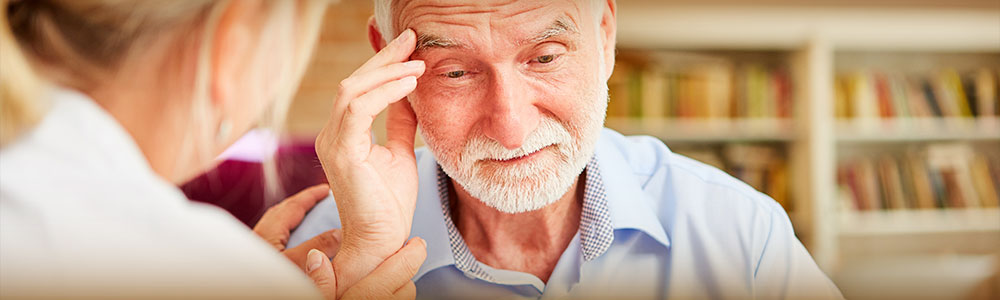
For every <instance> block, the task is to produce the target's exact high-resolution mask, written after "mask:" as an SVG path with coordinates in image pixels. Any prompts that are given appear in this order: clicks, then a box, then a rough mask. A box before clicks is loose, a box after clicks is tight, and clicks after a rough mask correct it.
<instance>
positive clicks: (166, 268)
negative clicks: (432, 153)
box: [0, 0, 426, 299]
mask: <svg viewBox="0 0 1000 300" xmlns="http://www.w3.org/2000/svg"><path fill="white" fill-rule="evenodd" d="M0 4H2V7H3V12H4V13H3V14H0V17H2V18H3V19H2V20H0V34H2V36H0V42H2V44H0V47H2V49H0V62H2V65H0V77H2V80H0V82H2V86H3V91H2V98H0V104H2V105H0V147H2V148H0V298H23V297H32V298H49V297H56V298H157V297H162V298H180V297H185V298H188V297H192V298H269V299H294V298H318V297H320V296H324V297H326V298H328V299H332V298H341V297H345V298H352V297H356V296H357V297H371V298H413V297H414V292H415V289H414V287H413V283H412V282H410V278H411V277H412V275H413V274H414V273H415V272H416V270H417V268H418V267H419V266H420V263H421V262H422V261H423V259H424V256H425V255H426V254H425V244H424V242H423V241H422V240H420V239H414V240H411V241H409V242H408V243H407V242H406V240H405V239H406V237H407V236H408V235H409V220H411V218H412V215H413V201H415V197H416V173H415V169H414V168H415V166H413V152H412V148H413V146H412V144H413V137H414V130H415V129H414V128H415V126H416V124H415V119H414V118H413V116H412V110H410V109H409V106H408V104H405V103H406V102H405V101H399V102H397V101H398V100H399V99H400V98H402V97H404V96H405V95H407V94H408V93H409V92H410V91H412V90H413V88H414V87H415V84H416V83H415V82H416V80H415V78H416V77H418V76H419V75H420V74H422V73H423V69H424V66H423V63H422V62H419V61H411V62H406V61H407V60H408V57H409V53H410V52H412V51H413V47H414V43H415V38H414V37H413V33H412V32H411V31H406V32H404V33H403V34H402V35H401V36H400V37H399V38H397V40H396V41H394V42H393V43H391V44H390V45H389V46H388V47H386V49H385V50H383V51H381V52H380V53H378V54H376V55H375V57H373V58H372V60H370V61H369V62H368V63H367V64H365V66H364V67H362V68H361V69H359V70H358V72H355V74H354V75H352V77H351V78H352V79H349V80H350V82H346V81H345V88H344V89H342V91H341V95H340V97H339V98H338V99H336V100H335V102H334V109H333V112H332V114H331V119H330V122H329V125H328V126H327V128H325V129H324V130H323V132H322V133H321V135H320V137H319V138H318V140H317V148H318V150H319V151H321V152H320V158H321V160H322V163H323V167H324V170H325V171H326V174H327V175H328V178H331V181H330V185H331V186H333V187H334V189H333V190H334V194H335V196H336V198H337V199H338V201H341V202H343V203H345V205H343V206H340V208H339V209H341V210H342V211H341V215H348V216H355V217H354V218H353V219H350V220H344V225H345V227H344V229H343V232H342V233H341V232H340V231H337V232H328V233H326V234H324V235H322V236H319V237H317V238H316V239H314V240H315V243H312V244H309V245H310V247H315V248H320V249H323V250H326V251H327V253H323V252H321V251H316V250H312V251H310V250H309V249H311V248H301V247H300V248H296V249H288V250H287V251H284V252H285V254H286V256H287V257H288V258H291V259H292V261H293V262H295V263H296V264H298V265H299V267H300V268H302V269H304V270H305V271H306V273H307V274H308V276H305V275H303V272H302V271H301V270H298V269H296V268H295V264H293V263H289V262H288V260H287V259H284V258H282V256H281V255H279V254H278V253H277V251H275V250H274V248H278V249H279V250H284V241H287V236H288V231H289V230H290V229H292V228H293V227H295V226H296V225H297V223H298V222H299V220H300V219H301V217H302V215H303V214H304V213H305V211H306V210H308V209H309V208H310V207H311V206H312V205H313V204H315V202H316V201H317V199H319V198H322V197H324V196H325V195H326V194H327V193H328V188H326V187H316V188H312V189H309V190H307V191H305V192H303V193H300V194H298V195H296V196H293V197H292V198H291V199H289V200H286V202H285V203H283V204H281V205H279V206H278V207H277V208H275V209H273V210H271V211H269V212H268V213H267V214H265V216H264V217H263V218H262V220H261V224H260V225H258V227H257V228H255V231H256V232H257V233H258V234H259V235H260V236H262V237H264V240H267V241H268V242H270V243H271V246H273V247H274V248H272V247H269V245H268V243H267V242H264V241H263V240H262V239H260V238H259V237H257V236H255V235H254V234H253V233H252V232H251V231H249V230H246V229H245V228H242V227H241V224H240V223H239V222H238V221H236V220H235V219H234V218H232V217H231V216H229V215H228V214H227V213H225V212H224V211H222V210H219V209H216V208H213V207H208V206H203V205H198V204H195V203H192V202H189V201H187V199H185V198H184V196H183V194H182V193H181V192H180V191H179V190H178V188H177V187H176V184H177V183H180V182H184V181H185V180H187V179H189V178H191V177H192V176H194V175H196V174H199V173H200V172H203V171H204V170H206V169H207V168H210V167H211V166H212V165H213V164H214V161H213V158H214V157H215V156H216V155H218V154H219V153H220V152H221V151H222V150H223V149H225V148H226V147H227V146H228V145H230V144H231V143H233V142H234V141H235V140H236V139H237V138H238V137H239V136H240V135H242V133H244V132H246V131H248V130H249V129H250V128H252V127H255V126H258V125H262V124H263V125H266V124H279V123H280V122H281V121H282V120H281V119H282V118H281V117H282V116H283V114H284V112H285V110H286V108H287V106H288V103H289V101H290V99H291V96H292V93H293V92H294V90H295V87H296V85H297V83H298V80H299V78H300V77H301V75H302V72H303V69H304V65H305V63H306V61H307V60H308V58H309V56H310V52H311V49H312V48H313V45H314V43H315V39H316V37H317V31H318V27H319V21H320V19H321V16H322V11H323V10H324V9H325V3H323V1H316V0H299V1H291V0H290V1H266V0H240V1H221V0H220V1H216V0H176V1H145V0H133V1H129V0H23V1H17V0H15V1H0ZM346 83H349V84H346ZM392 103H395V104H392ZM390 105H392V106H393V107H392V108H391V109H390V115H391V117H390V119H391V120H392V122H393V123H392V124H390V130H391V131H392V132H393V136H392V137H390V139H391V140H392V142H390V143H389V144H387V145H386V146H385V147H382V146H379V145H372V144H371V142H370V141H371V139H370V137H369V135H368V134H369V131H368V129H369V128H370V127H371V123H372V122H373V116H374V115H375V114H378V113H379V111H381V110H383V109H385V108H386V107H387V106H390ZM386 228H389V229H388V230H386ZM369 233H371V234H369ZM338 248H339V253H337V255H336V259H334V260H333V262H331V260H330V259H329V258H328V257H327V254H330V255H331V256H332V255H333V254H334V253H332V252H333V251H337V250H338ZM292 252H295V253H292ZM306 253H308V254H306ZM334 270H336V272H334ZM310 278H311V279H312V281H313V283H314V284H310V282H309V279H310ZM316 287H318V289H317V288H316Z"/></svg>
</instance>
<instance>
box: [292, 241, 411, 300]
mask: <svg viewBox="0 0 1000 300" xmlns="http://www.w3.org/2000/svg"><path fill="white" fill-rule="evenodd" d="M426 258H427V244H426V242H424V240H423V239H420V238H419V237H416V238H413V239H411V240H410V241H409V242H408V243H406V245H405V246H403V248H402V249H399V251H396V253H395V254H393V255H392V256H389V258H388V259H386V260H385V261H384V262H382V263H381V264H379V265H378V267H376V268H375V270H373V271H372V272H371V273H370V274H368V275H367V276H365V277H364V278H362V279H361V280H360V281H357V283H355V284H353V285H351V286H346V285H344V284H340V283H338V282H337V278H338V276H336V273H335V272H334V270H333V264H331V263H330V259H329V258H328V257H327V256H326V254H325V253H323V252H322V251H319V250H315V249H314V250H311V251H309V259H308V266H307V268H306V273H307V274H309V277H310V278H312V280H313V282H314V283H316V286H317V287H318V288H319V290H320V292H322V293H323V297H324V298H326V299H400V300H402V299H414V298H416V296H417V287H416V285H414V284H413V281H412V280H411V278H413V276H414V275H416V274H417V271H418V270H420V265H421V264H423V263H424V259H426ZM338 288H340V289H341V290H344V291H343V292H341V293H342V294H343V295H342V296H340V297H337V293H338V292H337V291H338Z"/></svg>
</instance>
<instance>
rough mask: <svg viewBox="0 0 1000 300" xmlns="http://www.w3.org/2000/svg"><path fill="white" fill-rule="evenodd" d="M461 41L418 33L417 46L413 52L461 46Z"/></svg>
mask: <svg viewBox="0 0 1000 300" xmlns="http://www.w3.org/2000/svg"><path fill="white" fill-rule="evenodd" d="M462 47H464V46H463V45H462V44H461V43H458V42H456V41H454V40H452V39H448V38H444V37H440V36H437V35H433V34H419V35H418V36H417V47H416V49H415V50H413V52H420V51H425V50H428V49H432V48H462Z"/></svg>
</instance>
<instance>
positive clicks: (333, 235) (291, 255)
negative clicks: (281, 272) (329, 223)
mask: <svg viewBox="0 0 1000 300" xmlns="http://www.w3.org/2000/svg"><path fill="white" fill-rule="evenodd" d="M342 238H343V232H342V231H341V230H340V228H337V229H331V230H329V231H327V232H324V233H321V234H319V235H316V236H315V237H313V238H312V239H309V240H308V241H305V242H303V243H302V244H300V245H298V246H295V247H294V248H291V249H288V250H285V251H284V252H282V254H284V255H285V257H287V258H288V259H289V260H291V261H292V263H294V264H295V265H296V266H299V268H300V269H302V270H306V269H307V268H308V265H307V259H308V257H307V256H308V253H309V251H310V250H313V249H316V250H319V251H322V252H323V253H324V254H325V253H329V254H330V255H334V256H336V255H337V252H339V251H340V241H341V239H342Z"/></svg>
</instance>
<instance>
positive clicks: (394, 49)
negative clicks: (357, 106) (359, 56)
mask: <svg viewBox="0 0 1000 300" xmlns="http://www.w3.org/2000/svg"><path fill="white" fill-rule="evenodd" d="M416 47H417V36H416V34H415V33H413V30H411V29H406V30H404V31H403V32H402V33H400V34H399V36H397V37H396V39H394V40H392V42H389V44H388V45H386V46H385V48H382V50H380V51H379V52H378V53H375V56H372V58H370V59H368V61H366V62H365V64H363V65H361V67H360V68H358V69H357V70H356V71H354V74H360V73H365V72H368V71H370V70H374V69H377V68H378V67H381V66H384V65H388V64H390V63H394V62H402V61H405V60H407V59H409V58H410V55H411V54H413V50H414V49H416ZM354 74H351V76H354Z"/></svg>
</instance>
